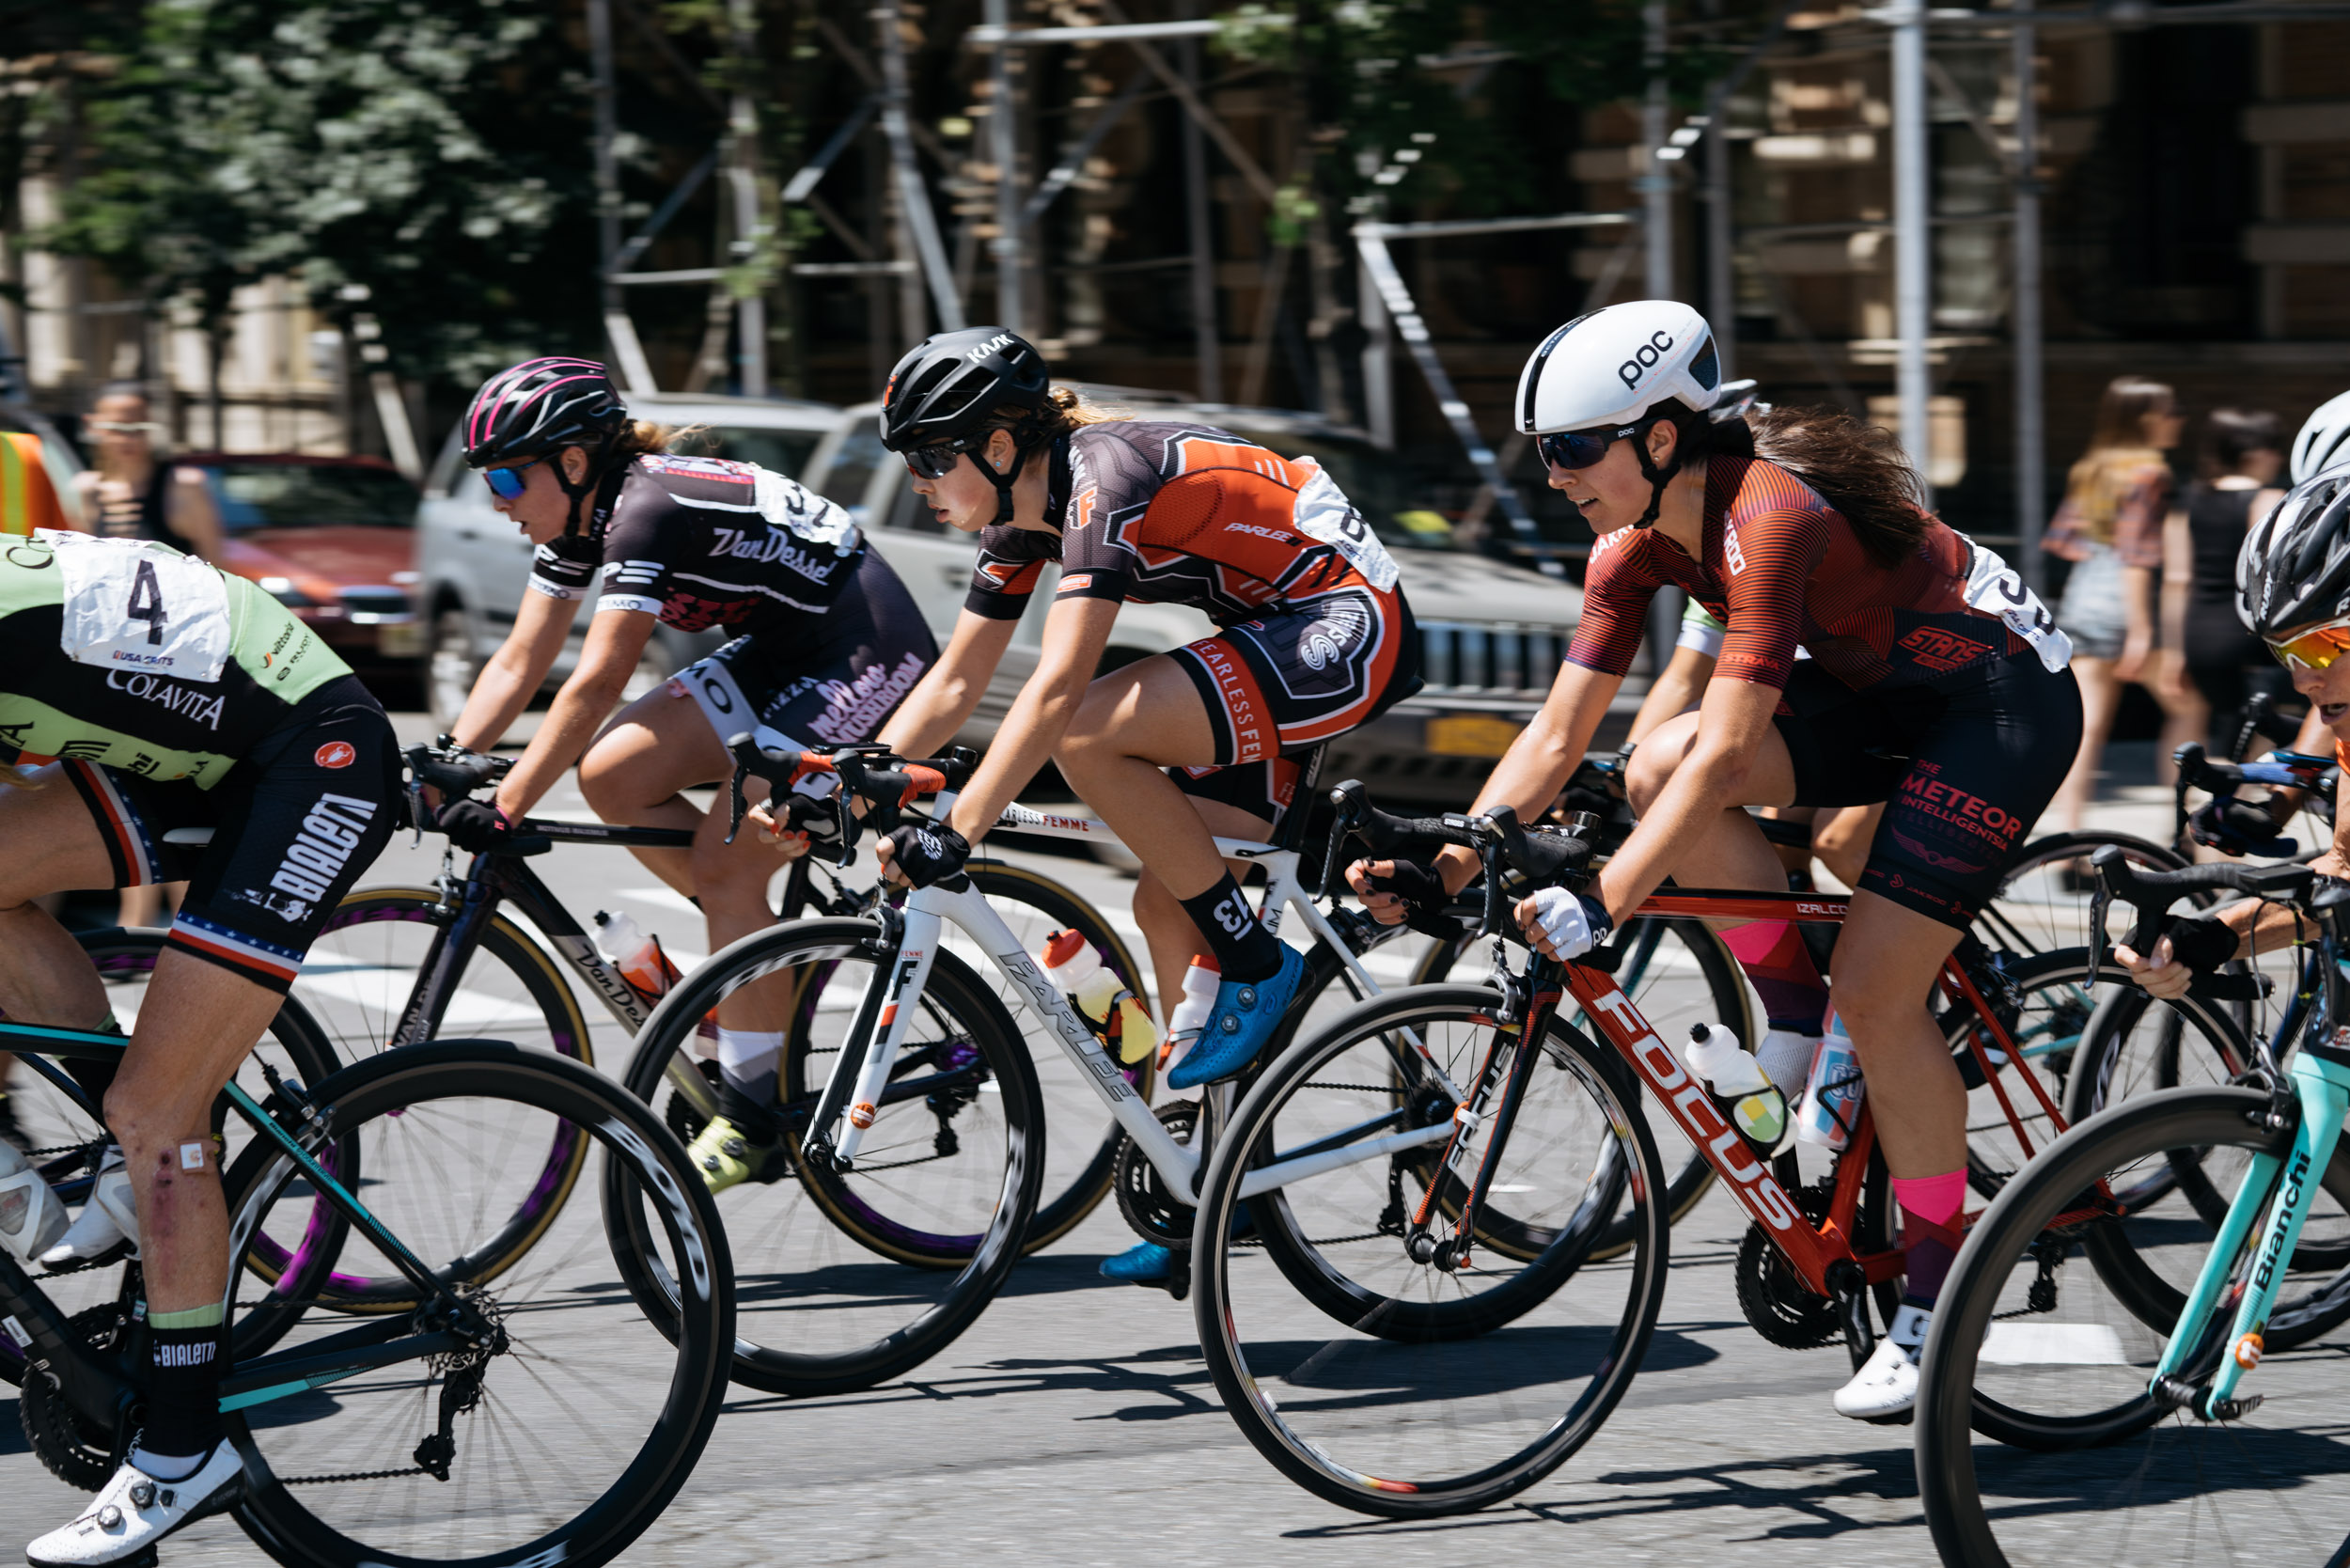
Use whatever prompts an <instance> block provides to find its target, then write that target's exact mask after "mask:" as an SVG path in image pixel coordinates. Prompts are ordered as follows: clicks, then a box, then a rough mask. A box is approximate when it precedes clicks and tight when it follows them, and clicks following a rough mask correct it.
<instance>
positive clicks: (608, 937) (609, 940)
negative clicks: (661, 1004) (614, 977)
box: [596, 909, 678, 1007]
mask: <svg viewBox="0 0 2350 1568" xmlns="http://www.w3.org/2000/svg"><path fill="white" fill-rule="evenodd" d="M596 925H597V927H598V929H599V931H600V933H601V934H602V936H603V940H602V941H601V942H600V943H599V944H598V946H600V947H601V948H603V956H604V958H605V960H606V961H607V962H609V963H610V964H611V965H612V966H613V967H614V968H615V969H618V970H619V972H620V978H621V979H622V980H626V981H628V988H629V989H630V990H631V991H634V992H635V993H636V995H637V996H640V997H642V998H643V999H644V1002H645V1005H646V1006H648V1007H650V1006H651V1005H652V1004H653V1003H655V1002H657V1001H659V1000H660V999H661V998H662V997H663V996H666V995H667V994H668V990H669V987H671V986H672V985H675V984H676V983H677V980H678V967H677V965H676V964H672V963H670V962H669V955H668V954H667V953H665V952H663V951H662V950H661V938H660V937H658V936H654V935H652V934H651V933H648V932H647V931H646V930H645V929H644V928H643V927H642V926H639V925H638V924H637V923H636V920H635V917H633V916H630V915H627V914H619V915H607V914H605V913H604V912H603V910H601V909H599V910H597V911H596Z"/></svg>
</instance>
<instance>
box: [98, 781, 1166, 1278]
mask: <svg viewBox="0 0 2350 1568" xmlns="http://www.w3.org/2000/svg"><path fill="white" fill-rule="evenodd" d="M445 741H446V738H445ZM513 761H514V759H512V758H509V757H493V756H488V755H484V754H480V753H476V752H469V751H464V750H462V749H461V748H458V747H455V746H453V745H446V744H443V745H435V746H431V747H425V746H418V747H414V748H412V749H411V750H410V751H409V753H408V762H409V769H410V781H411V782H410V793H411V796H412V807H411V809H412V812H413V813H414V816H413V820H415V821H417V822H424V821H427V820H428V819H429V812H427V811H426V810H425V809H424V808H423V804H422V800H421V798H420V792H421V790H422V788H423V787H424V786H428V785H429V786H431V787H432V788H434V789H437V790H439V791H440V792H442V793H443V794H444V795H445V796H448V797H456V796H462V795H463V794H466V793H469V792H472V791H474V790H478V789H480V788H483V787H485V786H488V785H491V784H493V783H495V782H496V781H497V780H498V779H499V778H501V777H503V776H505V774H506V773H507V772H508V771H509V769H510V768H511V767H512V765H513ZM198 831H201V830H198ZM693 841H694V838H693V835H692V834H691V833H688V832H684V831H682V830H677V829H670V828H646V827H629V826H619V825H612V824H606V823H576V822H566V821H562V820H559V819H555V818H545V817H530V818H525V820H524V821H523V822H522V823H520V824H518V827H517V830H516V833H515V836H514V837H513V838H512V839H509V841H508V842H507V843H505V844H504V845H501V846H499V847H498V848H495V849H493V850H491V851H489V852H488V853H486V854H482V855H475V856H473V857H472V859H471V861H470V863H469V864H468V865H467V866H466V867H465V869H464V870H463V872H462V874H460V872H459V870H458V869H457V864H456V854H455V851H454V849H453V848H452V849H451V850H450V851H448V852H446V853H445V855H444V856H443V859H442V868H441V874H440V876H439V878H438V879H436V881H435V883H434V885H433V886H431V887H399V886H384V887H368V888H360V889H356V890H354V891H353V892H352V893H351V894H350V895H349V896H347V897H346V898H345V899H344V900H343V902H341V904H340V905H338V906H337V909H336V912H335V914H334V916H333V917H331V918H330V919H329V921H328V923H327V926H326V929H325V931H324V932H323V933H321V936H320V939H319V941H318V942H317V943H316V944H315V945H314V946H313V948H312V949H311V951H310V956H309V958H308V960H307V961H306V962H305V965H304V968H303V973H302V975H301V977H300V978H299V979H298V980H296V981H295V984H294V988H293V998H294V1001H295V1002H296V1004H297V1005H300V1006H302V1007H303V1008H304V1009H305V1011H306V1015H307V1017H308V1019H310V1020H311V1021H314V1022H316V1023H317V1024H318V1025H320V1026H321V1029H322V1031H323V1034H324V1037H325V1039H326V1041H327V1042H328V1043H330V1044H331V1046H332V1047H333V1049H334V1050H335V1051H336V1052H337V1054H338V1055H339V1056H340V1058H342V1059H344V1060H364V1059H366V1058H368V1057H370V1056H373V1055H375V1054H377V1053H380V1052H383V1051H387V1050H393V1049H397V1048H399V1047H401V1046H404V1045H409V1044H413V1043H417V1042H420V1041H424V1040H429V1039H431V1038H433V1037H434V1036H435V1035H438V1034H441V1033H445V1032H448V1031H452V1030H456V1031H464V1032H481V1033H494V1034H496V1035H497V1036H498V1037H499V1038H501V1039H507V1040H510V1041H512V1042H514V1043H518V1044H525V1045H531V1046H536V1047H540V1048H542V1049H545V1050H547V1051H550V1052H552V1053H553V1054H555V1055H557V1056H562V1057H567V1058H571V1059H572V1060H574V1061H578V1062H580V1063H582V1064H583V1065H587V1066H593V1065H594V1063H595V1053H594V1047H593V1044H592V1041H591V1033H592V1031H591V1029H590V1027H589V1024H588V1020H587V1015H586V1013H585V1012H584V1011H583V1010H582V1008H581V1006H580V1003H579V1001H578V999H577V996H576V995H575V993H574V991H573V989H572V985H570V984H567V983H566V982H565V980H564V974H565V972H566V971H569V973H570V974H571V975H572V977H574V978H575V979H576V980H577V982H578V984H579V987H580V989H581V990H583V991H585V993H586V994H587V996H592V997H594V998H595V999H596V1000H597V1001H598V1002H599V1003H601V1004H602V1007H603V1011H604V1012H605V1013H606V1014H607V1015H608V1016H609V1018H610V1019H611V1021H612V1023H613V1024H614V1025H615V1026H617V1027H619V1029H620V1030H621V1031H622V1032H623V1034H624V1035H628V1036H633V1035H635V1033H636V1032H637V1031H638V1030H640V1029H641V1028H642V1027H644V1024H645V1021H646V1019H647V1018H649V1017H650V1015H651V1012H652V1005H653V1000H654V998H651V997H648V996H643V995H640V994H639V993H638V992H637V990H636V989H635V987H634V986H633V985H631V984H630V983H629V981H628V980H627V979H626V978H625V977H623V976H622V975H621V974H620V973H619V968H618V966H617V965H616V964H614V963H613V962H612V961H611V960H610V959H608V958H606V957H605V956H604V955H603V952H602V951H601V950H600V949H599V948H598V946H597V944H596V941H595V939H594V937H593V936H592V935H591V934H590V933H589V931H588V930H587V927H586V926H585V925H583V924H582V923H581V921H580V920H579V919H578V918H577V917H575V916H574V915H572V912H571V911H570V910H569V909H568V908H567V907H566V906H565V905H564V903H563V902H562V901H561V900H560V899H559V898H558V897H557V896H556V893H555V892H554V890H553V889H552V888H550V887H549V886H547V885H546V883H545V882H544V881H543V880H542V879H541V878H540V876H539V875H538V874H537V872H536V871H535V870H533V869H532V867H531V865H530V861H531V859H532V858H533V857H536V856H538V855H545V854H547V853H548V852H549V851H550V850H552V849H553V847H554V846H555V845H556V844H583V845H586V844H592V845H603V846H605V847H608V848H657V849H678V850H682V849H690V848H691V847H692V845H693ZM973 874H974V876H975V878H976V879H977V880H978V881H979V884H980V885H981V886H983V887H984V888H985V889H986V891H987V892H988V894H989V895H990V896H991V897H992V898H995V899H996V900H997V901H999V902H1000V903H1001V904H1002V906H1003V907H1004V909H1005V911H1006V913H1007V915H1008V917H1010V918H1011V920H1012V921H1013V922H1014V923H1015V925H1016V927H1017V929H1019V930H1020V931H1021V932H1022V933H1023V934H1024V935H1026V936H1029V937H1031V938H1032V939H1033V941H1034V942H1035V944H1036V945H1038V946H1040V947H1041V946H1042V942H1043V937H1044V934H1045V933H1046V932H1047V931H1049V930H1053V929H1061V928H1066V929H1072V930H1075V931H1078V932H1080V933H1084V935H1085V936H1086V938H1087V940H1088V941H1089V943H1091V944H1092V945H1093V947H1094V949H1095V950H1096V951H1097V952H1098V953H1099V954H1100V955H1101V956H1102V959H1103V962H1104V963H1105V964H1107V965H1108V966H1109V967H1110V968H1111V969H1112V970H1113V971H1115V972H1116V973H1118V974H1119V975H1120V976H1121V977H1122V978H1127V979H1128V980H1131V979H1132V977H1133V976H1135V975H1136V974H1137V973H1138V972H1139V970H1138V966H1137V965H1136V963H1135V960H1134V958H1133V955H1132V954H1131V953H1129V952H1128V950H1127V949H1126V946H1125V944H1124V942H1123V941H1122V940H1121V939H1120V936H1119V934H1118V933H1117V932H1116V931H1115V930H1114V929H1112V928H1111V927H1110V926H1109V924H1108V922H1106V921H1105V920H1104V919H1103V918H1102V917H1101V916H1100V915H1099V914H1098V913H1096V912H1095V911H1094V910H1093V909H1092V908H1091V907H1090V906H1089V905H1088V904H1087V903H1086V902H1085V901H1084V900H1083V899H1081V898H1079V897H1078V896H1077V895H1076V894H1075V893H1073V892H1071V891H1070V890H1069V889H1068V888H1066V887H1063V886H1060V885H1059V884H1058V883H1056V882H1054V881H1052V880H1051V879H1050V878H1047V877H1044V876H1042V875H1040V874H1038V873H1036V872H1033V871H1030V870H1026V869H1024V868H1020V867H1013V866H1006V865H1001V864H996V863H992V862H991V863H985V864H982V865H980V866H979V867H977V868H975V869H974V873H973ZM872 898H873V894H872V893H871V892H870V891H866V892H856V891H854V890H852V889H850V888H848V887H846V886H843V885H842V884H841V882H840V881H839V880H838V877H837V876H834V875H832V874H831V873H830V872H829V871H827V870H824V869H823V867H822V866H821V864H820V863H819V862H818V861H817V860H816V858H815V857H813V856H804V857H802V858H801V859H799V860H796V861H794V862H792V863H791V870H790V871H789V872H788V874H787V875H786V877H785V879H784V883H783V887H782V890H781V905H782V914H781V918H783V919H785V920H790V919H793V918H796V917H800V916H802V915H805V914H807V913H810V912H816V913H821V914H823V915H826V916H836V917H853V916H855V915H857V914H859V913H860V912H862V911H863V910H864V909H866V908H867V907H868V906H869V904H870V902H871V901H872ZM118 962H127V958H123V957H121V956H120V955H118ZM700 1038H701V1042H702V1043H701V1046H700V1049H701V1053H702V1054H701V1055H700V1056H699V1057H697V1064H698V1065H697V1073H698V1074H699V1078H700V1081H699V1082H698V1083H697V1084H689V1085H687V1086H686V1088H685V1091H684V1092H682V1093H680V1094H678V1095H676V1096H674V1097H673V1098H672V1100H671V1101H670V1104H669V1106H668V1112H669V1126H670V1129H671V1130H672V1131H674V1132H676V1133H677V1134H678V1135H679V1137H682V1138H683V1139H685V1140H687V1141H689V1142H690V1141H691V1140H692V1138H693V1137H694V1136H695V1135H696V1134H697V1133H698V1132H699V1131H700V1130H701V1128H702V1126H703V1124H704V1123H705V1122H706V1121H708V1119H709V1118H710V1116H711V1115H713V1112H714V1107H715V1105H716V1090H715V1083H716V1074H717V1064H716V1062H715V1061H714V1059H712V1058H711V1056H710V1054H709V1053H710V1051H711V1049H712V1046H711V1043H710V1041H709V1039H708V1036H707V1034H706V1033H705V1034H704V1035H703V1036H701V1037H700ZM1154 1068H1155V1064H1154V1063H1152V1064H1144V1065H1142V1066H1140V1067H1138V1068H1136V1069H1134V1070H1132V1076H1133V1079H1134V1081H1135V1082H1136V1083H1137V1084H1138V1085H1139V1086H1140V1087H1141V1089H1142V1090H1143V1091H1145V1092H1147V1091H1148V1088H1149V1084H1150V1079H1151V1076H1152V1073H1153V1071H1154ZM317 1075H319V1074H313V1075H312V1077H313V1081H314V1080H315V1076H317ZM1068 1126H1069V1128H1070V1129H1071V1131H1070V1134H1069V1135H1067V1136H1065V1137H1063V1139H1062V1146H1061V1147H1057V1148H1055V1149H1054V1150H1052V1151H1051V1152H1050V1153H1049V1154H1048V1166H1049V1167H1050V1168H1051V1170H1052V1174H1054V1175H1055V1176H1057V1177H1058V1183H1057V1184H1055V1185H1054V1186H1053V1187H1051V1188H1049V1189H1048V1194H1049V1196H1048V1198H1047V1200H1046V1203H1045V1206H1044V1208H1043V1210H1042V1213H1041V1215H1040V1219H1041V1224H1040V1226H1039V1229H1040V1230H1042V1231H1046V1232H1047V1233H1046V1234H1044V1235H1042V1236H1040V1237H1038V1238H1037V1239H1036V1240H1035V1242H1034V1243H1033V1244H1032V1245H1042V1243H1043V1242H1044V1241H1047V1240H1050V1239H1051V1238H1052V1236H1054V1235H1058V1234H1060V1233H1062V1232H1064V1231H1067V1230H1068V1229H1070V1228H1071V1227H1073V1226H1074V1225H1075V1224H1077V1222H1078V1221H1080V1220H1081V1219H1083V1218H1084V1217H1085V1215H1086V1214H1087V1213H1089V1211H1090V1210H1091V1209H1092V1208H1093V1207H1094V1206H1095V1205H1097V1204H1098V1203H1100V1202H1101V1200H1102V1199H1103V1197H1104V1196H1105V1194H1106V1193H1107V1191H1108V1187H1109V1180H1110V1157H1111V1144H1112V1143H1113V1142H1114V1137H1108V1136H1096V1137H1093V1138H1092V1140H1091V1141H1090V1143H1085V1142H1083V1141H1082V1139H1083V1133H1082V1132H1080V1131H1079V1129H1081V1128H1083V1127H1084V1123H1083V1122H1081V1121H1077V1120H1075V1119H1074V1118H1072V1119H1071V1120H1070V1121H1069V1122H1068ZM554 1131H555V1135H556V1137H557V1138H558V1140H559V1141H558V1143H557V1144H556V1146H553V1147H551V1148H550V1149H549V1150H548V1151H547V1162H546V1171H547V1180H546V1181H545V1183H544V1184H541V1185H540V1186H538V1187H535V1188H534V1189H533V1190H531V1191H530V1192H529V1193H527V1194H525V1199H524V1202H523V1203H522V1205H521V1206H520V1207H518V1208H517V1209H516V1211H515V1212H514V1213H512V1214H510V1215H485V1216H484V1219H485V1224H484V1227H483V1234H482V1235H481V1236H480V1237H479V1238H478V1242H477V1243H476V1245H475V1246H474V1247H472V1248H471V1249H470V1250H471V1252H472V1253H473V1254H474V1255H476V1256H477V1257H478V1258H480V1259H482V1260H483V1261H484V1265H485V1266H494V1267H503V1266H508V1265H510V1263H511V1262H513V1261H514V1260H515V1259H518V1258H520V1257H521V1256H522V1255H523V1254H524V1253H525V1252H526V1251H527V1250H528V1249H529V1248H530V1247H531V1246H532V1245H534V1244H535V1243H536V1241H537V1240H538V1238H539V1237H540V1236H541V1235H543V1234H544V1233H545V1231H546V1230H547V1228H548V1227H549V1226H551V1225H553V1224H554V1223H555V1219H556V1215H558V1214H559V1213H560V1212H561V1210H562V1207H563V1204H564V1203H565V1201H566V1200H568V1199H569V1197H570V1195H571V1193H572V1189H573V1187H574V1185H575V1184H576V1183H577V1180H578V1176H579V1173H580V1169H581V1165H582V1161H583V1160H584V1159H585V1157H586V1154H587V1143H586V1142H585V1140H584V1139H582V1138H580V1137H577V1136H575V1135H573V1134H572V1133H570V1132H568V1131H566V1130H565V1129H561V1128H556V1129H555V1130H554ZM1113 1132H1114V1129H1113ZM324 1294H325V1298H326V1299H327V1300H328V1301H330V1302H332V1303H333V1304H334V1305H336V1306H337V1307H339V1308H340V1309H345V1310H350V1311H370V1310H378V1309H400V1308H402V1307H404V1306H405V1304H406V1303H407V1301H408V1296H409V1293H408V1291H407V1287H406V1285H405V1283H404V1281H402V1280H400V1279H399V1278H396V1277H383V1278H367V1277H362V1276H358V1275H355V1274H351V1273H349V1272H348V1271H346V1272H345V1273H344V1274H343V1275H341V1276H339V1277H337V1278H336V1279H334V1280H332V1281H330V1282H329V1284H328V1285H327V1286H326V1287H325V1291H324Z"/></svg>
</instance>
